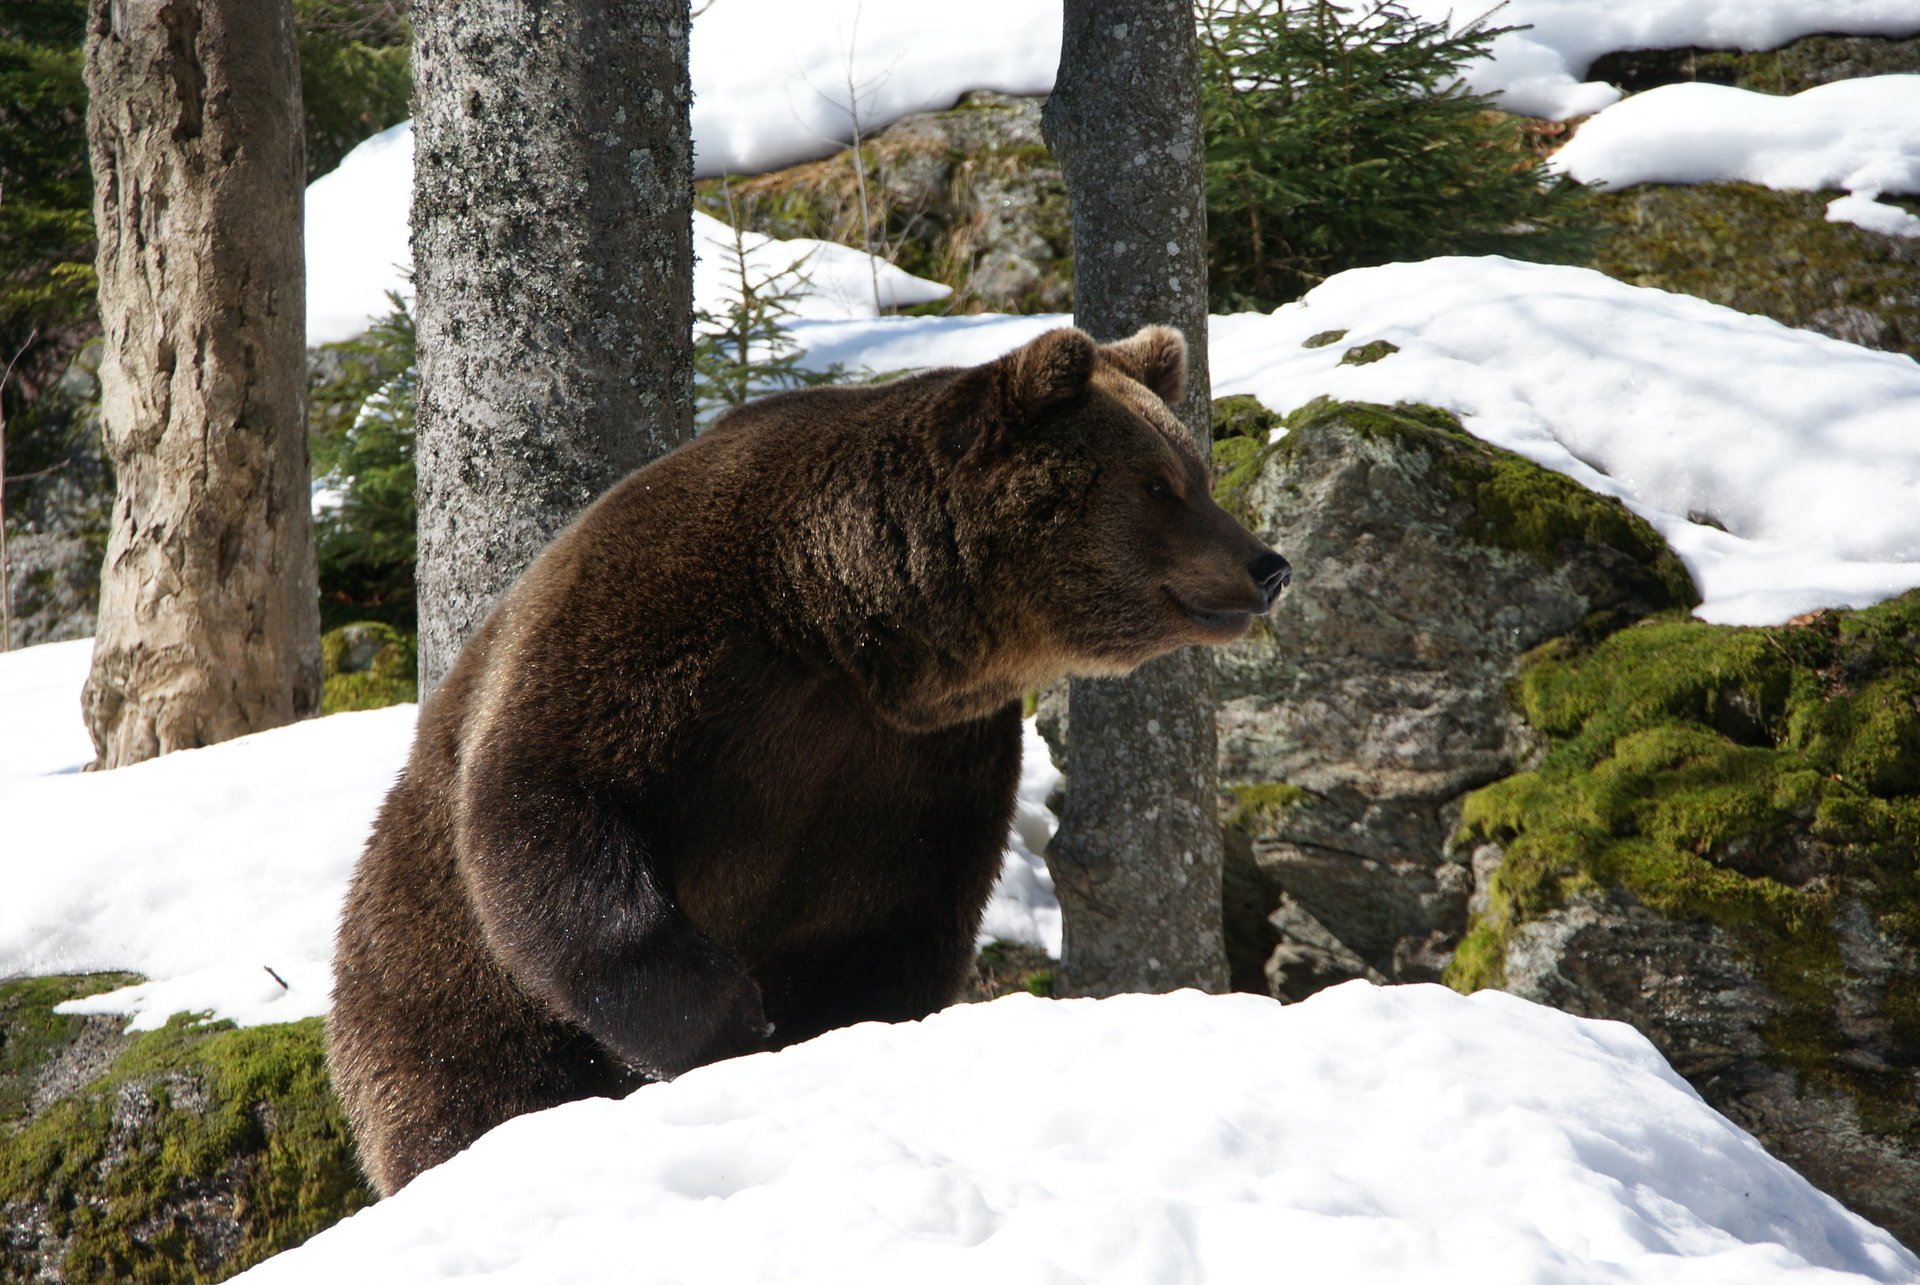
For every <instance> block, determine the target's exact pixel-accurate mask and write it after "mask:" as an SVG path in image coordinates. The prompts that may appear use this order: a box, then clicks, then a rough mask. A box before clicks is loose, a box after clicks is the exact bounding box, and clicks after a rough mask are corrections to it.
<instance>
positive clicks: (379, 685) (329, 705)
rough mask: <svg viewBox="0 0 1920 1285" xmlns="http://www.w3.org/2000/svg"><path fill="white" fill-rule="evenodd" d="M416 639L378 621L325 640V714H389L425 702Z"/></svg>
mask: <svg viewBox="0 0 1920 1285" xmlns="http://www.w3.org/2000/svg"><path fill="white" fill-rule="evenodd" d="M416 655H417V650H416V642H415V639H414V636H413V635H412V634H409V633H405V632H403V631H401V630H398V629H395V628H394V627H393V626H392V625H387V624H382V623H380V622H379V621H377V620H372V621H362V622H360V623H359V624H353V625H342V626H340V627H339V628H338V629H331V630H328V631H327V632H326V633H325V634H323V635H322V636H321V638H320V667H321V674H322V676H323V678H324V683H323V685H322V687H321V692H320V712H321V713H322V714H340V713H344V712H346V711H348V710H356V709H384V708H385V707H386V706H388V705H404V704H407V703H408V702H411V701H416V700H418V699H420V692H419V679H418V671H417V668H416V665H417V662H416V659H415V658H416Z"/></svg>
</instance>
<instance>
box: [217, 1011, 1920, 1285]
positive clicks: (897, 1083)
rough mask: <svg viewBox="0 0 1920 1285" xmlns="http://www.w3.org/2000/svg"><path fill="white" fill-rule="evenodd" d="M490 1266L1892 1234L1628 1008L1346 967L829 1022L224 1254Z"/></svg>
mask: <svg viewBox="0 0 1920 1285" xmlns="http://www.w3.org/2000/svg"><path fill="white" fill-rule="evenodd" d="M983 1086H996V1087H995V1089H994V1091H991V1092H989V1091H984V1090H983ZM482 1276H485V1277H487V1278H488V1279H497V1280H512V1281H515V1282H521V1283H522V1285H535V1283H537V1282H547V1281H551V1282H569V1283H570V1285H571V1283H579V1285H589V1283H591V1282H595V1281H609V1282H611V1281H620V1282H623V1283H624V1282H631V1283H634V1285H640V1283H643V1282H663V1283H664V1282H678V1281H701V1282H710V1283H713V1285H720V1283H722V1282H736V1281H737V1282H773V1281H833V1282H836V1285H838V1283H842V1282H844V1283H847V1285H856V1283H858V1282H867V1281H871V1282H887V1283H888V1285H892V1283H893V1282H898V1281H914V1282H923V1283H925V1285H937V1283H939V1282H956V1283H959V1282H967V1283H968V1285H972V1283H973V1282H980V1281H994V1282H1007V1283H1008V1285H1019V1283H1022V1282H1036V1283H1037V1282H1054V1281H1100V1282H1103V1283H1104V1285H1129V1283H1132V1282H1140V1283H1141V1285H1147V1283H1149V1282H1152V1283H1156V1285H1157V1283H1159V1282H1169V1281H1202V1280H1204V1281H1208V1282H1217V1283H1220V1285H1230V1283H1232V1282H1241V1281H1246V1282H1255V1281H1260V1282H1265V1281H1272V1280H1281V1279H1284V1280H1302V1281H1339V1282H1343V1283H1345V1285H1371V1283H1374V1282H1379V1283H1381V1285H1387V1283H1389V1282H1391V1283H1392V1285H1402V1283H1403V1282H1410V1281H1419V1282H1431V1283H1434V1285H1441V1283H1450V1282H1461V1283H1462V1285H1500V1283H1503V1282H1516V1283H1517V1282H1538V1281H1552V1282H1555V1285H1588V1283H1592V1285H1600V1283H1601V1282H1605V1283H1607V1285H1622V1283H1627V1282H1648V1283H1651V1282H1690V1283H1699V1285H1706V1283H1708V1282H1712V1283H1714V1285H1726V1283H1727V1282H1734V1281H1738V1282H1740V1283H1741V1285H1787V1283H1789V1282H1791V1283H1794V1285H1801V1283H1804V1285H1815V1282H1818V1283H1819V1285H1842V1282H1868V1281H1879V1282H1915V1281H1920V1260H1916V1259H1915V1258H1914V1257H1913V1255H1911V1254H1909V1253H1907V1252H1906V1251H1905V1250H1903V1249H1901V1248H1900V1247H1899V1245H1898V1244H1897V1243H1896V1242H1895V1241H1894V1240H1893V1238H1892V1237H1890V1236H1888V1235H1887V1234H1886V1233H1885V1232H1883V1231H1881V1230H1879V1229H1878V1228H1875V1227H1873V1226H1872V1225H1871V1224H1869V1223H1867V1222H1866V1221H1864V1220H1863V1219H1861V1218H1859V1217H1857V1216H1856V1215H1854V1214H1851V1213H1849V1212H1847V1211H1846V1210H1845V1209H1843V1208H1842V1207H1841V1206H1840V1205H1839V1204H1838V1203H1837V1202H1836V1201H1834V1200H1832V1199H1831V1198H1830V1197H1827V1196H1825V1195H1822V1194H1821V1193H1820V1192H1818V1191H1816V1190H1815V1189H1814V1188H1813V1187H1812V1186H1810V1185H1809V1184H1808V1183H1807V1182H1806V1181H1805V1180H1804V1179H1802V1178H1801V1177H1799V1176H1798V1175H1797V1174H1795V1173H1794V1172H1793V1171H1792V1170H1791V1169H1789V1168H1787V1167H1786V1166H1785V1165H1783V1164H1781V1163H1780V1162H1778V1161H1776V1160H1774V1159H1772V1158H1771V1157H1769V1156H1768V1155H1767V1154H1766V1153H1765V1152H1764V1151H1762V1150H1761V1149H1760V1147H1759V1145H1758V1144H1757V1143H1756V1142H1754V1140H1753V1139H1752V1138H1751V1137H1749V1136H1748V1135H1747V1134H1745V1133H1743V1132H1742V1131H1741V1130H1740V1129H1738V1128H1736V1127H1735V1126H1734V1125H1732V1124H1731V1123H1729V1122H1728V1121H1727V1120H1726V1119H1725V1118H1723V1117H1721V1116H1720V1115H1718V1114H1716V1113H1715V1112H1714V1111H1713V1110H1712V1109H1711V1108H1709V1107H1708V1106H1706V1104H1705V1103H1703V1102H1702V1101H1701V1100H1700V1098H1699V1097H1698V1095H1696V1094H1695V1093H1694V1092H1693V1090H1692V1089H1690V1088H1688V1087H1687V1085H1686V1083H1685V1082H1684V1081H1682V1080H1681V1079H1680V1078H1679V1077H1678V1076H1677V1075H1675V1074H1674V1072H1673V1071H1672V1070H1671V1069H1669V1068H1668V1066H1667V1065H1666V1063H1665V1062H1664V1061H1662V1060H1661V1058H1660V1056H1659V1054H1658V1053H1656V1052H1655V1051H1654V1049H1653V1047H1652V1046H1651V1045H1650V1044H1648V1043H1647V1041H1646V1040H1645V1039H1644V1038H1643V1037H1642V1036H1640V1035H1639V1034H1637V1033H1636V1032H1635V1031H1633V1030H1632V1029H1631V1028H1630V1027H1627V1026H1624V1025H1621V1024H1618V1023H1614V1022H1596V1021H1587V1020H1583V1019H1580V1018H1576V1017H1570V1016H1568V1015H1566V1014H1563V1013H1559V1012H1556V1011H1554V1010H1552V1009H1548V1008H1543V1007H1539V1006H1536V1005H1533V1004H1530V1003H1527V1002H1526V1001H1524V1000H1519V999H1515V998H1513V997H1511V996H1508V995H1504V994H1500V993H1497V992H1482V993H1481V994H1478V995H1475V996H1473V997H1471V998H1468V997H1464V996H1460V995H1456V994H1454V993H1452V992H1450V991H1447V990H1445V989H1443V988H1441V987H1437V986H1407V987H1398V988H1375V987H1372V986H1370V985H1368V984H1367V983H1365V982H1350V983H1348V984H1346V985H1344V986H1340V987H1337V988H1335V989H1333V990H1329V991H1324V992H1322V993H1320V994H1318V995H1315V996H1314V997H1313V998H1311V999H1309V1000H1307V1001H1305V1002H1304V1003H1300V1004H1295V1005H1288V1006H1285V1007H1283V1006H1281V1005H1279V1004H1276V1003H1274V1002H1273V1001H1271V1000H1267V999H1262V998H1258V997H1254V996H1247V995H1232V996H1205V995H1200V994H1198V993H1196V992H1192V991H1185V992H1180V993H1178V994H1174V995H1162V996H1143V995H1132V996H1120V997H1117V998H1114V999H1107V1000H1097V1001H1096V1000H1052V1001H1049V1000H1039V999H1034V998H1031V997H1029V996H1023V995H1016V996H1011V997H1009V998H1007V999H1002V1000H996V1001H995V1002H993V1003H991V1004H983V1005H973V1006H961V1007H957V1008H952V1009H948V1010H947V1011H945V1012H943V1013H940V1014H937V1015H935V1016H934V1017H931V1018H928V1019H927V1020H926V1021H924V1022H918V1023H907V1024H902V1025H891V1026H889V1025H880V1024H867V1025H863V1026H856V1027H852V1028H849V1029H846V1030H841V1031H835V1032H832V1033H830V1034H827V1035H824V1036H822V1037H820V1038H819V1039H816V1040H813V1041H811V1042H810V1043H807V1044H803V1045H798V1046H796V1047H794V1048H791V1049H787V1050H784V1051H782V1052H779V1053H770V1054H761V1055H758V1056H754V1057H748V1058H741V1059H738V1060H735V1061H731V1062H724V1063H720V1064H718V1065H715V1066H710V1067H705V1068H702V1069H700V1070H696V1071H693V1072H691V1073H689V1074H687V1075H685V1076H683V1077H682V1078H681V1079H679V1080H677V1081H675V1082H673V1083H671V1084H662V1085H649V1086H647V1087H645V1088H643V1089H640V1090H639V1091H637V1092H636V1093H634V1094H633V1095H631V1096H630V1097H628V1098H626V1099H624V1100H621V1101H612V1100H606V1099H599V1100H593V1101H587V1102H579V1103H574V1104H571V1105H568V1106H564V1107H560V1108H558V1109H556V1110H552V1111H547V1112H543V1113H541V1114H538V1115H532V1116H524V1117H521V1118H520V1119H518V1120H513V1121H509V1122H508V1123H507V1124H505V1125H502V1126H501V1127H500V1128H498V1129H495V1130H494V1131H493V1132H492V1133H490V1134H488V1135H486V1136H485V1137H483V1138H481V1139H480V1140H479V1141H478V1142H477V1143H475V1144H474V1145H473V1147H472V1148H470V1149H469V1150H468V1151H467V1152H465V1153H463V1154H462V1155H459V1156H456V1157H455V1158H454V1159H452V1160H450V1161H448V1162H447V1163H446V1164H444V1165H442V1166H441V1167H439V1168H438V1169H435V1170H431V1171H429V1172H427V1173H425V1174H423V1175H421V1177H419V1178H418V1179H416V1180H415V1181H414V1182H413V1184H412V1185H411V1186H409V1187H407V1188H406V1189H405V1190H403V1191H401V1192H400V1193H399V1194H398V1195H396V1196H394V1197H392V1198H390V1199H388V1200H385V1201H382V1202H381V1203H380V1204H378V1205H376V1206H374V1207H373V1208H371V1209H368V1210H365V1211H363V1212H361V1213H359V1214H356V1215H355V1216H353V1217H352V1218H350V1219H348V1220H347V1221H346V1222H344V1223H341V1224H340V1225H338V1226H336V1227H334V1228H333V1229H331V1230H329V1231H326V1232H323V1233H321V1234H320V1235H319V1236H317V1237H315V1238H314V1239H313V1240H311V1241H309V1242H308V1243H307V1244H306V1245H305V1246H303V1247H301V1248H299V1249H296V1250H293V1251H291V1252H289V1253H286V1254H283V1255H281V1256H280V1257H278V1258H275V1259H271V1260H269V1261H267V1262H266V1263H264V1264H262V1265H260V1266H259V1267H257V1268H255V1269H254V1270H253V1271H252V1272H250V1273H247V1274H246V1275H244V1276H242V1277H240V1278H239V1279H240V1280H243V1281H246V1282H248V1285H301V1283H304V1282H314V1283H316V1285H318V1283H320V1282H328V1283H330V1282H334V1281H340V1280H351V1279H356V1278H365V1279H377V1280H380V1281H384V1282H391V1283H392V1285H404V1283H407V1282H427V1281H440V1280H451V1279H455V1278H458V1279H471V1278H477V1277H482Z"/></svg>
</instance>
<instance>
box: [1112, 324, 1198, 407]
mask: <svg viewBox="0 0 1920 1285" xmlns="http://www.w3.org/2000/svg"><path fill="white" fill-rule="evenodd" d="M1100 352H1101V354H1102V355H1103V356H1105V357H1106V358H1107V359H1108V360H1109V361H1111V362H1113V363H1114V364H1115V365H1116V366H1118V367H1120V369H1122V370H1124V371H1125V372H1126V373H1127V374H1128V375H1129V376H1130V377H1132V378H1133V379H1136V380H1138V381H1139V382H1141V383H1143V384H1145V385H1146V386H1147V387H1148V388H1149V389H1151V390H1153V394H1154V396H1156V397H1158V398H1159V399H1160V400H1161V401H1163V402H1165V403H1166V404H1167V405H1168V406H1172V405H1174V404H1175V403H1176V402H1178V401H1179V400H1180V399H1181V398H1182V397H1184V396H1186V394H1187V337H1186V336H1185V335H1183V334H1181V333H1180V332H1179V331H1178V330H1175V329H1174V328H1173V327H1172V326H1142V327H1141V328H1140V330H1139V331H1138V332H1137V333H1136V334H1135V335H1134V336H1133V338H1131V339H1122V340H1120V341H1119V342H1118V343H1111V344H1108V345H1106V347H1104V348H1102V349H1101V350H1100Z"/></svg>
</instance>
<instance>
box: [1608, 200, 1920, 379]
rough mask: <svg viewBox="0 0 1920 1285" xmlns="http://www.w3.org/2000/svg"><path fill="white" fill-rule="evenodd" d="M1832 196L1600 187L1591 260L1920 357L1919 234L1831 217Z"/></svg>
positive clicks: (1651, 282) (1657, 284)
mask: <svg viewBox="0 0 1920 1285" xmlns="http://www.w3.org/2000/svg"><path fill="white" fill-rule="evenodd" d="M1835 195H1836V194H1835V193H1832V192H1826V193H1822V192H1774V191H1770V190H1768V189H1766V188H1763V187H1756V186H1754V185H1752V184H1749V183H1707V184H1702V185H1700V186H1697V187H1635V188H1629V189H1627V190H1625V191H1622V192H1603V193H1600V194H1598V195H1597V196H1596V197H1595V200H1594V204H1595V207H1596V208H1597V209H1598V210H1599V211H1600V212H1601V214H1602V216H1603V218H1604V220H1605V221H1606V223H1607V225H1608V226H1609V227H1610V229H1611V231H1610V232H1609V233H1608V234H1607V236H1606V238H1605V239H1604V241H1603V242H1602V243H1601V245H1600V247H1599V249H1598V252H1597V254H1596V256H1595V258H1594V261H1593V266H1594V267H1596V268H1598V269H1599V270H1600V271H1602V272H1605V273H1606V274H1607V275H1609V276H1612V277H1616V278H1618V279H1619V280H1621V281H1625V282H1628V283H1629V284H1632V285H1637V286H1651V287H1654V288H1657V289H1661V290H1675V291H1679V292H1681V293H1683V294H1690V295H1694V296H1697V297H1698V298H1702V299H1707V300H1710V301H1712V302H1714V303H1718V304H1724V305H1726V306H1727V307H1729V308H1737V309H1739V310H1740V311H1741V312H1751V313H1758V314H1759V315H1761V316H1765V317H1772V318H1773V319H1774V320H1775V321H1778V322H1781V323H1782V324H1784V325H1789V326H1796V327H1799V328H1801V329H1805V330H1817V331H1819V332H1820V333H1822V334H1825V335H1830V336H1832V337H1833V338H1835V339H1844V340H1847V341H1848V342H1849V343H1857V344H1863V345H1865V346H1866V347H1869V348H1880V349H1884V350H1886V351H1889V352H1903V353H1906V354H1907V355H1908V356H1910V357H1914V358H1916V359H1920V239H1916V238H1911V237H1895V236H1884V235H1882V234H1880V233H1878V232H1869V231H1867V230H1866V229H1864V228H1857V227H1854V226H1853V225H1852V224H1850V223H1829V222H1827V221H1826V214H1825V211H1826V205H1827V202H1828V201H1830V200H1831V199H1833V197H1834V196H1835ZM1896 199H1897V198H1896Z"/></svg>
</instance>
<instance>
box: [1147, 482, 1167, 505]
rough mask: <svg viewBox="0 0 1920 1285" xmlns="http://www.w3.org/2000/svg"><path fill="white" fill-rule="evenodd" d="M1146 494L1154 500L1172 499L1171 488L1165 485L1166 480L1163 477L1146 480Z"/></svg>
mask: <svg viewBox="0 0 1920 1285" xmlns="http://www.w3.org/2000/svg"><path fill="white" fill-rule="evenodd" d="M1147 494H1148V495H1151V496H1152V497H1153V498H1154V499H1156V500H1163V501H1164V500H1171V499H1172V498H1173V488H1172V487H1171V486H1169V485H1167V479H1165V478H1164V477H1153V478H1148V479H1147Z"/></svg>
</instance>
